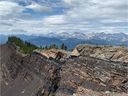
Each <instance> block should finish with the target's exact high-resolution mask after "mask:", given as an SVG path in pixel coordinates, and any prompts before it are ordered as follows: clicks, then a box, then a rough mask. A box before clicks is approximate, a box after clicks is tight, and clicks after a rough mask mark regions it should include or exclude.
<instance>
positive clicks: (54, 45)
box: [40, 43, 68, 50]
mask: <svg viewBox="0 0 128 96" xmlns="http://www.w3.org/2000/svg"><path fill="white" fill-rule="evenodd" d="M40 49H45V50H48V49H62V50H67V49H68V47H67V46H66V45H65V44H64V43H62V44H61V45H60V46H58V45H56V44H51V45H49V46H48V45H46V46H40Z"/></svg>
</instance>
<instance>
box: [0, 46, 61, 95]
mask: <svg viewBox="0 0 128 96" xmlns="http://www.w3.org/2000/svg"><path fill="white" fill-rule="evenodd" d="M7 50H8V51H7ZM1 52H2V55H1V70H2V71H1V75H2V77H1V78H2V81H1V82H2V85H1V89H2V90H1V95H2V96H40V95H39V94H43V96H49V94H54V93H55V91H56V90H57V88H58V83H59V80H60V75H59V70H60V66H59V65H58V64H57V63H55V62H53V61H50V60H48V59H46V58H45V57H43V56H42V55H40V54H38V53H35V52H34V53H32V54H30V55H27V56H22V54H19V53H18V52H17V51H16V49H15V47H14V46H13V45H8V44H7V45H3V46H1ZM3 56H4V57H3ZM6 57H8V58H6ZM41 89H42V90H44V91H42V90H41ZM40 90H41V93H40V92H39V91H40Z"/></svg>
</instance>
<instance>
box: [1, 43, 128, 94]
mask: <svg viewBox="0 0 128 96" xmlns="http://www.w3.org/2000/svg"><path fill="white" fill-rule="evenodd" d="M76 49H77V51H78V52H75V53H77V56H72V55H71V56H69V57H68V58H66V59H64V61H63V62H62V61H61V60H59V59H62V58H65V57H61V58H59V59H57V61H55V60H49V58H47V56H44V55H43V54H40V53H39V52H33V53H31V54H28V55H23V54H21V53H19V52H18V51H17V49H16V47H15V46H14V45H12V44H5V45H1V46H0V50H1V51H0V52H1V55H0V64H1V66H0V70H1V73H0V74H1V96H127V95H128V94H127V92H128V74H127V72H128V62H127V59H124V58H127V57H128V55H127V49H125V48H124V49H123V48H122V49H120V48H113V50H115V51H110V52H109V53H113V54H116V55H118V54H117V53H116V52H119V53H121V54H123V55H120V56H119V57H120V58H121V57H122V58H123V59H119V58H116V60H115V59H110V58H108V57H107V58H106V56H108V55H105V53H106V51H107V50H110V49H111V48H110V49H109V48H107V47H106V49H105V47H103V48H101V47H86V48H85V47H84V48H83V45H82V47H81V45H79V46H77V47H76ZM80 49H81V50H80ZM92 49H93V50H92ZM94 49H95V51H94ZM83 50H84V51H83ZM100 50H101V51H100ZM119 50H120V51H119ZM92 51H93V52H92ZM99 52H101V53H102V54H103V53H104V55H105V56H104V58H98V57H97V55H94V54H98V53H99ZM107 52H108V51H107ZM114 52H115V53H114ZM78 53H79V54H78ZM101 53H100V54H101ZM73 55H75V54H73ZM92 55H93V56H92ZM117 57H118V56H117ZM111 58H114V56H113V57H111ZM118 59H119V60H118ZM117 61H118V62H117Z"/></svg>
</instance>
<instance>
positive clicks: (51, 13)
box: [0, 0, 128, 34]
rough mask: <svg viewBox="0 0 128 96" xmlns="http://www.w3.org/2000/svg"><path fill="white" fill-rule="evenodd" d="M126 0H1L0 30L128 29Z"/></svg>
mask: <svg viewBox="0 0 128 96" xmlns="http://www.w3.org/2000/svg"><path fill="white" fill-rule="evenodd" d="M127 9H128V2H127V0H107V1H104V0H55V1H52V0H48V1H46V0H38V2H36V0H19V1H18V0H7V1H5V0H4V1H0V34H47V33H50V32H84V33H85V32H106V33H107V32H109V33H114V32H123V33H128V31H127V30H128V11H127Z"/></svg>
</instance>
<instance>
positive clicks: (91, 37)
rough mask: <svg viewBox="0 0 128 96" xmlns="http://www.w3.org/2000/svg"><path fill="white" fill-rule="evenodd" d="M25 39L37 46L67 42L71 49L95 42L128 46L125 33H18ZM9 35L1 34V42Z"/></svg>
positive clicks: (96, 43)
mask: <svg viewBox="0 0 128 96" xmlns="http://www.w3.org/2000/svg"><path fill="white" fill-rule="evenodd" d="M16 36H17V37H20V38H21V39H23V40H25V41H29V42H31V43H33V44H35V45H37V46H45V45H50V44H53V43H54V44H57V45H60V44H62V43H65V44H66V45H67V46H68V48H69V49H72V48H74V47H75V46H76V45H77V44H94V45H116V46H119V45H124V46H127V47H128V35H127V34H125V33H113V34H112V33H111V34H110V33H109V34H107V33H80V32H74V33H68V32H62V33H48V34H46V35H40V36H35V35H16ZM7 38H8V36H6V35H0V39H1V40H0V41H1V43H5V42H6V41H7Z"/></svg>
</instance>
